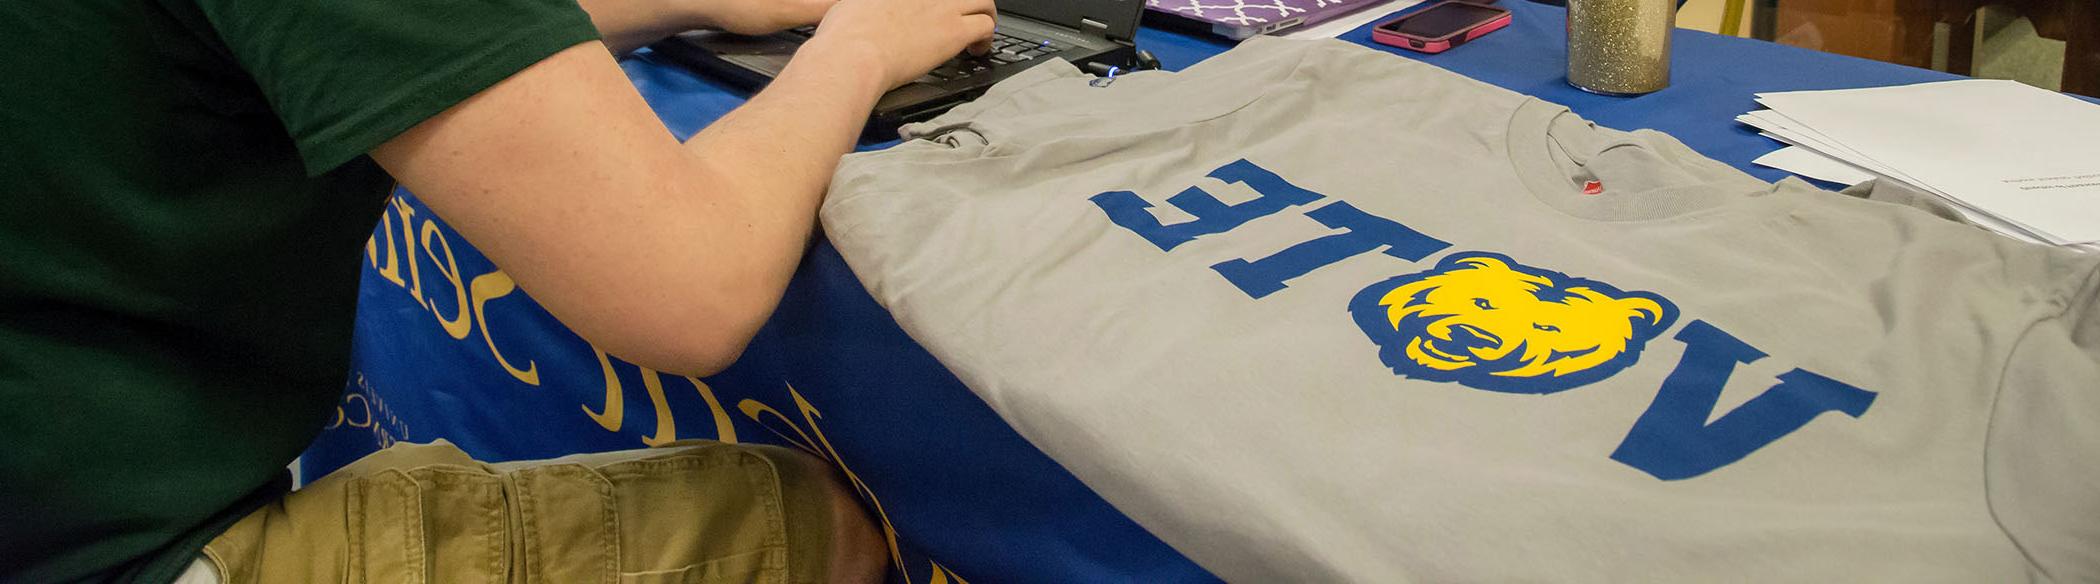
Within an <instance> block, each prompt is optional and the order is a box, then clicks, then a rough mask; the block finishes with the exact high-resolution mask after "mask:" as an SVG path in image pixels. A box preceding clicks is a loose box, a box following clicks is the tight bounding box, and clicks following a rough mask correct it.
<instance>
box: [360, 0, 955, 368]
mask: <svg viewBox="0 0 2100 584" xmlns="http://www.w3.org/2000/svg"><path fill="white" fill-rule="evenodd" d="M621 1H626V0H621ZM992 10H993V8H992V6H991V1H990V0H845V1H844V2H842V3H840V5H839V6H838V8H835V9H834V11H833V13H832V15H830V16H827V17H826V19H827V20H826V24H825V29H824V30H823V31H820V32H819V33H818V35H817V38H816V39H813V40H812V41H810V43H809V44H808V45H806V46H805V47H803V49H802V50H801V52H800V53H798V55H797V56H796V58H795V61H794V62H793V63H792V64H790V65H789V67H788V68H787V70H786V71H785V72H783V73H782V74H781V75H780V77H779V79H777V80H775V81H774V83H773V84H772V85H771V86H770V87H768V88H767V89H766V90H765V91H764V92H761V93H760V94H759V95H757V96H754V97H753V98H752V99H751V101H750V102H749V103H747V104H746V105H745V106H744V107H741V108H739V109H737V110H736V111H735V112H732V113H730V114H729V115H728V116H725V117H723V118H722V119H721V120H720V121H718V122H716V123H715V124H714V125H713V126H710V127H709V128H708V129H706V130H705V131H702V132H701V133H700V134H699V135H698V136H695V137H694V138H693V139H692V140H691V141H689V142H687V143H686V144H683V145H681V144H678V143H677V142H676V141H675V140H673V139H672V137H671V135H670V134H669V133H668V132H666V131H665V130H664V128H663V125H662V124H661V123H660V122H659V121H658V120H657V119H656V116H655V115H654V114H653V113H652V112H651V111H650V110H649V108H648V107H647V105H645V104H644V103H643V102H642V100H641V97H640V95H638V94H637V93H636V92H635V90H634V88H633V86H632V85H630V84H629V83H628V81H627V78H626V77H625V76H624V75H622V74H621V72H620V70H619V68H618V67H617V66H615V64H614V63H613V61H612V58H611V56H610V55H609V54H608V53H607V51H606V50H605V48H603V47H602V46H600V45H598V44H597V43H587V44H584V45H578V46H576V47H572V48H570V49H568V50H565V51H562V52H561V53H557V54H556V55H554V56H552V57H549V58H547V59H546V60H544V61H542V62H540V63H538V64H536V65H533V66H532V67H529V68H527V69H526V70H524V71H521V72H519V73H518V74H517V75H514V76H512V77H511V78H510V79H507V80H505V81H503V82H501V83H499V84H497V85H495V86H493V87H491V88H489V89H488V90H485V91H483V92H482V93H480V94H478V95H476V96H474V97H472V98H470V99H468V100H467V101H464V102H461V103H460V104H459V105H457V106H454V107H453V108H451V109H449V110H446V111H445V112H444V113H442V114H440V115H438V116H435V117H432V118H431V119H429V120H426V121H424V122H423V123H422V124H420V125H417V126H416V127H415V128H412V129H410V130H409V131H408V132H405V133H403V134H401V135H400V136H398V137H396V138H394V139H393V140H391V141H388V142H387V143H385V144H383V145H381V146H380V147H379V148H378V149H375V150H374V151H373V152H372V155H373V157H374V158H375V159H376V160H378V161H379V162H380V164H381V165H383V166H385V167H386V169H387V170H388V171H389V172H391V173H392V174H393V175H394V177H395V178H396V179H398V180H400V181H401V183H402V184H404V185H406V186H407V187H408V188H409V189H410V190H412V191H414V192H415V193H416V194H417V195H418V196H419V197H421V198H422V199H423V201H424V202H425V203H427V204H429V205H430V207H431V208H432V209H434V210H436V211H437V212H438V214H440V215H442V216H444V217H445V219H446V220H447V221H449V222H450V223H451V224H452V225H453V226H455V227H456V228H458V229H459V230H460V232H461V233H463V234H465V235H466V236H467V238H468V239H469V240H472V241H473V242H474V243H475V245H476V246H478V247H479V248H480V249H481V250H482V251H483V252H484V253H486V254H487V255H488V256H489V257H490V258H491V259H492V260H494V261H495V262H496V263H497V264H498V265H500V266H502V267H503V268H504V270H505V271H506V272H508V273H510V274H511V276H512V277H513V278H515V279H516V280H517V281H518V282H519V284H520V285H521V286H522V287H524V288H526V289H527V290H528V291H530V292H531V293H532V295H533V297H534V298H535V299H537V300H539V301H540V303H541V304H542V305H543V306H545V307H546V308H547V309H548V311H549V312H551V313H553V314H554V316H555V317H556V318H559V319H561V321H562V322H563V323H565V324H567V325H568V326H569V327H570V328H572V329H574V330H575V331H576V332H577V333H578V334H581V335H582V336H583V337H584V338H586V339H589V340H591V341H592V342H594V343H597V344H598V345H599V346H600V347H602V348H604V349H606V350H607V351H608V352H610V353H613V354H615V355H619V356H620V357H622V358H625V359H628V360H631V361H634V362H635V363H637V364H641V365H645V366H648V367H651V368H655V369H661V370H665V371H671V372H677V373H685V374H702V375H704V374H710V373H713V372H715V371H719V370H720V369H721V368H723V367H726V366H728V364H729V363H730V362H732V361H734V360H735V359H736V357H737V356H738V355H739V354H740V353H741V352H742V351H743V347H744V345H745V344H746V343H748V342H749V341H750V338H751V336H752V335H754V334H756V332H757V330H758V327H759V326H760V325H761V324H763V323H764V322H765V319H766V318H767V317H768V316H769V315H770V314H771V312H772V310H773V307H774V306H775V305H776V304H777V303H778V302H779V299H780V295H781V293H782V291H783V290H785V288H786V286H787V282H788V279H789V278H790V277H791V276H792V275H793V272H794V268H795V266H796V264H797V263H798V262H799V260H800V258H801V255H802V251H803V248H804V246H805V245H806V243H807V241H808V239H809V235H810V230H811V228H812V226H813V225H814V224H815V212H816V208H817V204H818V202H819V201H820V199H821V197H822V195H823V191H824V188H825V186H826V184H827V183H828V182H829V180H830V177H831V173H832V170H833V168H834V167H835V166H836V165H837V163H838V159H839V157H840V156H841V155H843V154H845V153H846V152H848V151H849V150H850V149H851V148H852V146H853V141H854V137H855V136H857V135H858V133H859V130H860V127H861V125H862V124H863V123H864V121H865V119H866V116H867V113H868V111H869V110H870V109H871V108H872V107H873V104H874V102H875V100H876V99H877V98H878V97H879V96H880V95H881V93H882V92H883V91H885V90H887V89H888V88H890V87H894V86H895V85H898V84H901V83H903V82H904V81H905V80H909V79H912V78H914V77H916V76H917V75H919V74H921V73H923V72H924V71H926V70H928V69H931V68H932V67H933V66H934V65H936V64H939V63H940V62H941V61H944V60H946V59H947V58H948V57H951V56H953V55H954V54H955V53H956V52H958V51H959V50H961V49H962V48H963V47H965V46H968V45H970V44H971V43H973V42H977V41H980V40H982V39H983V38H985V37H988V36H989V35H990V34H991V29H992V19H991V17H990V16H989V14H990V13H991V12H992ZM928 30H932V31H939V32H937V33H936V34H932V35H929V34H926V33H925V32H924V31H928ZM892 31H918V32H916V33H915V34H911V35H906V34H900V33H898V32H892Z"/></svg>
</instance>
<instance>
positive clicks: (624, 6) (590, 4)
mask: <svg viewBox="0 0 2100 584" xmlns="http://www.w3.org/2000/svg"><path fill="white" fill-rule="evenodd" d="M836 2H837V0H579V1H578V4H580V5H582V6H583V10H584V12H588V13H590V15H591V23H592V24H595V25H597V27H598V35H599V36H601V37H603V38H604V40H605V46H606V47H607V48H610V49H612V51H613V52H614V53H626V52H628V51H632V50H635V49H637V48H640V47H642V46H643V45H647V44H649V43H653V42H656V41H658V40H661V39H663V38H664V37H668V36H671V35H674V34H678V33H681V32H685V31H688V30H694V29H702V28H712V29H719V30H727V31H731V32H737V33H743V34H765V33H769V32H775V31H779V30H783V29H787V28H792V27H796V26H802V25H805V24H815V23H816V22H817V21H818V20H819V19H822V18H823V17H824V11H825V10H827V9H829V8H831V5H832V4H835V3H836Z"/></svg>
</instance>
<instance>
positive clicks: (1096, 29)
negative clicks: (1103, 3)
mask: <svg viewBox="0 0 2100 584" xmlns="http://www.w3.org/2000/svg"><path fill="white" fill-rule="evenodd" d="M1079 30H1080V31H1081V32H1085V33H1086V34H1087V35H1088V36H1092V37H1095V38H1104V39H1105V38H1109V36H1108V23H1105V22H1101V21H1098V20H1094V19H1092V18H1080V19H1079Z"/></svg>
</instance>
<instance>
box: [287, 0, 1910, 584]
mask: <svg viewBox="0 0 2100 584" xmlns="http://www.w3.org/2000/svg"><path fill="white" fill-rule="evenodd" d="M1504 5H1505V6H1506V7H1508V8H1509V9H1511V10H1512V11H1514V12H1515V21H1514V23H1513V24H1512V25H1511V26H1510V27H1509V28H1508V29H1506V30H1504V31H1501V32H1498V33H1495V34H1492V35H1489V36H1487V37H1485V38H1483V39H1481V40H1479V41H1476V42H1474V43H1472V44H1469V45H1466V46H1462V47H1459V48H1458V49H1455V50H1452V51H1450V52H1448V53H1445V54H1442V55H1433V56H1432V55H1420V54H1415V53H1409V52H1404V51H1398V50H1393V52H1395V53H1396V54H1399V55H1401V56H1404V57H1406V58H1414V59H1421V60H1424V61H1427V62H1430V63H1433V64H1435V65H1438V66H1441V67H1445V68H1447V69H1450V70H1453V71H1457V72H1459V73H1462V74H1465V75H1468V76H1471V77H1474V78H1477V79H1480V80H1483V81H1486V82H1489V83H1493V84H1496V85H1499V86H1502V87H1506V88H1509V89H1511V90H1515V91H1518V92H1521V93H1527V94H1531V95H1535V96H1538V97H1541V98H1544V99H1547V100H1550V101H1554V102H1558V103H1561V104H1564V105H1567V106H1568V107H1570V108H1573V109H1574V110H1575V111H1576V112H1577V113H1580V114H1581V115H1583V116H1585V117H1587V118H1589V119H1591V120H1595V121H1597V122H1599V123H1602V124H1604V125H1607V126H1611V127H1616V128H1621V129H1634V128H1654V129H1658V130H1662V131H1665V132H1669V133H1670V134H1673V135H1675V136H1677V137H1678V138H1679V139H1681V140H1683V141H1684V142H1685V143H1686V144H1689V145H1690V146H1691V147H1693V148H1695V149H1697V150H1699V151H1700V152H1702V153H1705V154H1706V155H1707V156H1710V157H1713V158H1715V159H1718V160H1720V161H1722V162H1725V163H1728V164H1731V165H1734V166H1736V167H1738V168H1742V169H1743V170H1745V171H1747V172H1749V173H1751V174H1753V175H1756V176H1758V177H1760V178H1763V179H1766V180H1776V179H1778V178H1780V177H1782V176H1784V175H1783V173H1780V172H1778V171H1775V170H1771V169H1766V168H1761V167H1754V166H1751V165H1750V160H1751V159H1752V158H1755V157H1756V156H1758V155H1761V154H1763V153H1765V152H1768V151H1770V150H1772V149H1773V148H1774V147H1776V144H1775V143H1773V142H1770V141H1768V140H1766V139H1764V138H1761V137H1759V136H1757V135H1756V133H1755V132H1753V131H1751V130H1749V129H1747V128H1744V127H1740V126H1738V125H1736V124H1735V123H1734V122H1733V121H1732V120H1733V118H1734V117H1735V116H1736V115H1737V114H1741V113H1743V112H1746V111H1749V110H1751V109H1754V108H1755V104H1754V103H1753V102H1752V99H1751V97H1752V94H1753V93H1756V92H1762V91H1780V90H1797V89H1830V88H1843V87H1863V86H1875V85H1891V84H1902V83H1916V82H1923V81H1935V80H1942V79H1949V78H1951V76H1949V75H1946V74H1942V73H1934V72H1931V71H1924V70H1918V69H1911V68H1905V67H1899V66H1895V65H1888V64H1883V63H1876V62H1871V61H1865V60H1859V59H1853V58H1849V57H1841V56H1835V55H1829V54H1823V53H1816V52H1811V51H1806V50H1801V49H1795V48H1790V47H1784V46H1779V45H1774V44H1770V43H1764V42H1758V41H1751V40H1744V39H1737V38H1729V37H1720V36H1715V35H1710V34H1705V33H1699V32H1690V31H1680V32H1678V33H1677V35H1676V37H1675V38H1674V42H1675V44H1676V52H1675V72H1674V76H1673V77H1674V79H1673V81H1674V83H1673V86H1672V87H1671V88H1670V89H1667V90H1664V91H1662V92H1659V93H1655V94H1652V95H1648V96H1643V97H1637V98H1611V97H1601V96H1595V95H1591V94H1587V93H1583V92H1581V91H1578V90H1576V89H1574V88H1573V87H1570V86H1569V85H1567V83H1566V82H1565V75H1564V67H1565V36H1564V28H1563V22H1564V13H1563V12H1562V11H1561V10H1560V9H1558V8H1552V7H1546V6H1541V5H1536V4H1532V3H1528V2H1506V3H1504ZM1342 38H1343V39H1344V40H1347V41H1352V42H1357V43H1364V44H1369V32H1368V29H1362V30H1357V31H1355V32H1353V33H1350V34H1348V35H1344V36H1343V37H1342ZM1138 43H1139V45H1140V46H1141V47H1143V48H1145V49H1148V50H1151V51H1152V52H1153V53H1155V54H1156V55H1157V56H1158V57H1159V58H1160V60H1161V61H1162V62H1163V63H1164V64H1165V65H1166V67H1167V68H1169V69H1178V68H1181V67H1185V66H1187V65H1189V64H1191V63H1194V62H1196V61H1199V60H1202V59H1203V58H1205V57H1207V56H1209V55H1213V54H1216V53H1218V52H1220V51H1223V50H1225V49H1227V48H1229V45H1228V44H1226V43H1224V42H1221V41H1219V40H1215V39H1210V38H1205V37H1198V36H1190V35H1185V34H1180V33H1174V32H1166V31H1162V30H1158V29H1153V28H1149V27H1148V28H1146V29H1145V30H1143V31H1142V32H1141V33H1140V34H1139V37H1138ZM1372 46H1377V45H1372ZM1381 48H1383V47H1381ZM623 66H624V67H625V68H626V72H627V74H628V75H629V77H631V78H632V79H633V81H634V83H635V86H636V87H638V88H639V89H640V90H641V93H642V95H643V96H644V97H646V98H647V99H648V101H649V103H650V105H651V106H653V107H654V108H655V110H656V112H657V113H658V114H659V115H660V116H662V118H663V120H664V123H665V125H666V126H667V127H669V128H670V130H671V132H673V133H674V134H676V135H678V136H680V137H681V138H682V137H685V136H690V135H691V134H693V133H694V132H696V131H698V130H699V129H700V128H701V127H702V126H704V125H706V124H707V123H708V122H709V121H711V120H713V119H715V118H717V117H719V116H721V115H722V114H723V113H725V112H728V111H729V110H730V109H731V108H734V107H736V106H737V105H738V104H739V103H741V102H742V101H743V94H742V93H741V92H738V91H735V90H733V89H732V88H730V87H728V86H726V85H723V84H721V83H718V82H715V81H712V80H709V79H705V78H701V77H698V76H695V75H693V74H691V73H689V72H687V71H685V70H682V69H679V68H677V67H675V66H671V65H668V64H665V63H660V62H658V61H656V60H655V59H653V58H651V56H650V55H648V54H647V53H646V52H644V53H642V54H639V55H637V56H635V57H633V58H630V59H627V60H625V61H624V62H623ZM578 196H590V194H589V193H578ZM369 252H370V253H369V254H368V256H367V258H368V260H369V263H368V265H367V269H366V270H365V277H364V288H363V292H362V296H361V300H360V304H359V309H358V317H357V318H358V323H357V324H358V328H357V341H356V346H355V351H356V353H355V355H354V357H353V359H354V364H355V370H354V372H353V375H352V376H351V378H350V382H349V387H348V391H347V392H346V393H345V394H344V397H343V401H342V403H341V408H340V411H339V412H338V415H337V416H336V418H335V420H334V422H333V423H332V424H330V425H329V428H328V430H327V431H325V432H324V433H323V434H322V436H321V437H320V439H319V440H318V441H317V442H316V443H315V445H314V447H313V449H312V450H310V451H309V452H308V453H307V456H306V457H305V458H304V470H305V471H306V474H307V476H319V475H320V474H322V473H325V472H326V471H328V470H332V469H334V468H337V467H339V466H341V465H343V464H346V463H348V462H349V461H351V460H354V459H355V458H357V457H358V456H362V455H363V454H365V453H369V452H371V451H374V450H376V449H377V448H379V447H381V446H383V445H386V444H390V443H392V442H395V441H414V442H427V441H430V440H433V439H439V438H444V439H448V440H451V441H453V442H455V443H457V444H459V445H460V446H461V447H462V448H464V449H466V450H467V451H468V452H470V453H472V454H474V455H476V456H478V457H481V458H484V459H488V460H514V459H529V458H544V457H552V456H557V455H561V454H567V453H573V452H581V451H596V450H610V449H621V448H637V447H643V446H646V445H652V444H660V443H663V442H667V441H670V440H674V439H690V438H707V439H719V440H724V441H738V442H766V443H774V444H787V445H796V446H800V447H804V448H807V449H809V450H811V451H812V452H815V453H817V454H818V455H820V456H823V457H825V458H827V459H830V460H832V461H834V462H836V463H838V464H839V466H840V467H841V468H843V469H844V470H845V471H846V473H847V474H848V478H849V480H850V481H851V482H852V483H853V484H854V485H855V487H856V488H857V489H859V491H860V492H861V494H862V495H863V496H864V497H865V498H866V499H867V500H868V502H869V503H870V507H871V508H872V509H873V511H874V512H875V513H876V515H877V517H878V519H879V521H880V523H881V524H883V525H885V526H887V527H889V528H891V529H892V530H893V531H892V533H893V549H894V551H895V558H894V559H895V561H896V562H897V566H898V568H899V569H900V570H899V572H898V573H897V574H894V575H893V578H892V580H893V581H903V582H911V583H915V584H917V583H945V582H948V581H951V580H953V581H958V582H959V581H962V580H963V578H964V577H969V578H975V579H978V580H980V581H1041V582H1070V581H1111V580H1118V581H1120V580H1134V581H1144V582H1175V581H1213V580H1215V578H1214V577H1213V576H1211V575H1210V574H1209V573H1207V572H1205V571H1204V570H1203V569H1202V568H1200V567H1198V566H1196V565H1195V564H1193V563H1191V562H1189V561H1188V560H1187V559H1185V558H1183V557H1181V556H1180V555H1179V554H1177V553H1175V552H1174V550H1173V549H1171V548H1169V547H1167V546H1166V545H1164V544H1162V543H1160V541H1159V540H1158V539H1156V538H1154V537H1153V536H1152V535H1151V534H1149V533H1147V532H1146V531H1145V530H1144V529H1142V528H1140V527H1138V526H1137V525H1135V524H1134V523H1132V522H1131V521H1130V520H1129V519H1127V518H1125V517H1124V516H1123V515H1122V514H1120V513H1118V512H1117V511H1116V510H1115V509H1114V508H1113V507H1111V506H1110V505H1108V504H1107V503H1106V502H1104V501H1102V500H1101V499H1100V498H1099V497H1098V496H1096V495H1095V494H1094V493H1093V492H1092V491H1090V490H1088V489H1087V488H1086V487H1085V486H1084V485H1082V484H1081V483H1080V482H1079V481H1078V480H1076V479H1074V478H1073V477H1072V476H1071V475H1070V474H1069V473H1067V472H1066V471H1065V470H1064V469H1063V468H1062V467H1060V466H1058V465H1057V463H1056V462H1054V461H1052V460H1050V459H1049V458H1048V457H1046V456H1044V455H1043V454H1042V453H1041V452H1039V451H1037V450H1036V449H1035V448H1034V447H1032V446H1030V445H1029V444H1028V443H1027V442H1026V441H1024V440H1023V439H1022V438H1021V437H1020V436H1019V435H1017V434H1015V433H1014V432H1013V430H1012V429H1010V428H1008V427H1007V426H1006V424H1005V423H1004V422H1002V421H1000V419H999V418H998V417H997V416H996V415H995V414H993V412H992V411H991V410H990V409H989V408H987V407H986V406H985V405H984V404H983V403H982V402H980V401H979V400H978V399H977V398H976V397H975V396H974V395H972V394H971V393H970V392H969V390H968V389H967V388H965V387H963V386H962V384H961V383H960V382H958V381H956V379H955V378H954V377H953V376H951V375H950V374H949V373H948V372H947V371H946V370H945V369H943V368H942V367H941V365H940V364H939V363H938V362H936V361H935V360H934V359H933V358H932V357H931V356H930V355H928V354H927V353H926V352H925V350H924V349H921V348H920V347H919V346H918V345H916V344H914V343H913V342H912V341H911V339H909V338H908V337H906V336H905V334H904V333H903V331H901V330H900V329H898V327H897V326H896V324H895V323H894V322H893V321H892V320H891V319H890V317H889V315H888V314H887V313H885V312H884V311H883V310H882V309H881V308H880V307H879V306H877V305H876V304H875V302H874V301H873V300H872V299H871V298H869V297H868V295H867V294H866V293H865V292H864V291H863V290H862V289H861V287H860V285H859V283H858V282H857V281H856V280H855V279H854V277H853V274H852V273H851V272H850V271H849V270H848V269H847V267H846V264H845V263H844V262H843V261H842V260H841V259H840V258H839V255H838V252H837V251H836V250H834V249H833V248H832V247H831V246H830V245H828V244H826V243H824V242H822V241H819V242H818V243H817V244H816V245H815V246H814V247H813V248H812V249H811V251H810V253H809V256H808V257H807V258H805V260H804V263H803V266H802V269H801V270H800V272H799V273H798V274H797V275H796V277H795V280H794V282H793V284H792V285H791V286H790V287H789V289H788V291H787V295H786V298H785V300H784V301H783V302H782V303H781V306H780V309H779V312H778V313H777V314H775V315H774V317H773V319H772V320H771V322H769V323H768V324H767V325H766V326H765V328H764V329H763V330H762V331H761V332H760V334H759V336H758V337H757V339H756V340H755V341H754V342H753V343H752V344H751V347H750V349H749V350H748V351H747V352H746V353H745V355H744V357H743V359H742V360H740V361H739V362H737V364H736V365H735V366H733V367H731V368H730V369H729V370H728V371H726V372H724V373H722V374H721V375H717V376H714V377H710V378H707V379H697V380H696V379H690V378H683V377H677V376H670V375H659V374H657V373H655V372H652V371H647V370H643V369H639V368H637V367H635V366H633V365H628V364H625V363H622V362H620V361H618V360H617V359H610V358H607V357H606V356H604V355H603V354H602V353H598V352H597V351H595V350H594V349H593V348H592V347H591V346H590V345H589V344H588V343H586V342H584V341H583V340H582V339H580V338H577V337H576V336H575V335H574V334H573V333H570V332H568V331H567V329H565V328H563V327H561V325H560V324H559V323H557V322H556V321H555V320H554V319H553V318H552V317H550V316H548V315H547V313H546V312H545V311H543V310H542V309H540V308H539V306H538V305H536V304H534V303H533V302H532V301H531V299H530V298H527V297H526V296H525V295H524V293H523V292H520V291H517V290H515V288H514V285H513V284H512V283H511V281H510V280H509V278H508V277H507V276H505V275H503V274H502V273H501V272H500V271H498V270H496V269H495V267H494V266H492V265H491V264H490V263H489V262H488V260H487V259H486V258H484V257H482V256H481V254H480V253H479V252H477V251H475V250H474V249H473V248H472V247H471V246H470V245H468V243H467V242H466V241H465V240H464V239H463V238H461V237H460V236H459V234H458V233H456V232H454V231H453V230H452V229H451V228H450V227H448V226H446V225H445V224H444V223H443V222H442V221H439V220H437V219H436V218H435V217H434V216H433V213H431V212H430V210H429V209H428V208H426V207H424V206H422V204H421V203H419V202H417V201H415V199H414V197H413V196H411V195H408V194H406V193H397V196H396V198H395V200H394V204H393V205H392V206H391V207H390V208H389V210H388V212H387V214H386V217H385V218H384V220H383V221H382V222H381V224H380V225H379V226H378V228H377V229H375V231H374V236H373V240H372V244H371V246H370V248H369ZM603 285H604V286H607V287H615V286H631V285H649V283H648V282H647V281H646V280H645V279H643V275H641V274H637V275H636V279H635V280H633V281H620V282H605V283H604V284H603ZM1221 511H1222V510H1221Z"/></svg>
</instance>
